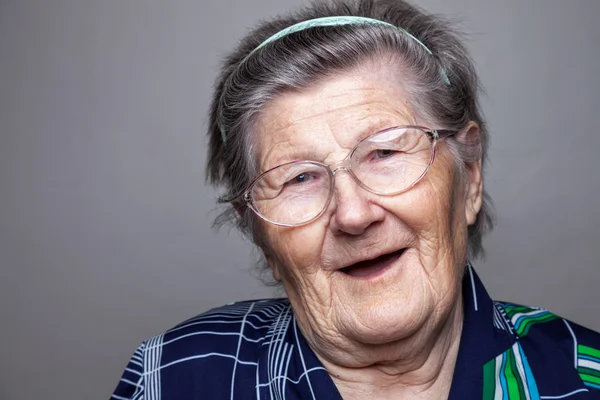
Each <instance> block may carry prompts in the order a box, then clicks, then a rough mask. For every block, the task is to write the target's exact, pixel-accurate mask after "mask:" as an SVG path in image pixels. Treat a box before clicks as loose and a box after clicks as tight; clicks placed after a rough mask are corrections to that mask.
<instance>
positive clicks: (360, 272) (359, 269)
mask: <svg viewBox="0 0 600 400" xmlns="http://www.w3.org/2000/svg"><path fill="white" fill-rule="evenodd" d="M405 250H406V249H402V250H399V251H396V252H394V253H391V254H388V255H385V256H382V257H378V258H377V259H375V260H373V261H370V262H362V263H359V264H360V265H356V266H352V267H348V268H344V269H342V270H339V271H340V272H342V273H343V274H344V275H347V276H351V277H352V278H357V279H369V278H374V277H376V276H379V275H381V274H383V273H384V272H385V271H386V270H387V269H389V268H390V267H391V266H392V264H394V263H395V262H396V261H397V260H398V259H399V258H400V257H401V256H402V254H404V252H405Z"/></svg>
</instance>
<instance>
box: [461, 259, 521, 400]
mask: <svg viewBox="0 0 600 400" xmlns="http://www.w3.org/2000/svg"><path fill="white" fill-rule="evenodd" d="M462 294H463V307H464V320H463V321H464V322H463V328H462V333H461V338H460V347H459V350H458V357H457V359H456V365H455V368H454V377H453V379H452V386H451V389H450V396H449V398H451V399H476V398H480V397H481V387H482V386H481V385H482V381H483V368H482V367H483V365H484V364H485V363H486V362H488V361H489V360H491V359H493V358H495V357H496V356H498V355H499V354H502V353H503V352H505V351H506V350H508V349H509V348H510V347H511V346H512V345H513V344H514V343H515V341H516V336H515V335H514V333H513V331H512V330H511V328H510V327H509V326H507V325H506V324H505V323H504V318H503V317H502V316H501V315H500V313H501V310H500V309H498V308H496V306H495V304H494V302H493V301H492V299H491V298H490V295H489V294H488V293H487V291H486V290H485V287H484V286H483V283H481V280H480V279H479V277H478V276H477V273H476V272H475V270H474V268H473V266H472V265H471V263H470V262H467V266H466V268H465V275H464V277H463V281H462Z"/></svg>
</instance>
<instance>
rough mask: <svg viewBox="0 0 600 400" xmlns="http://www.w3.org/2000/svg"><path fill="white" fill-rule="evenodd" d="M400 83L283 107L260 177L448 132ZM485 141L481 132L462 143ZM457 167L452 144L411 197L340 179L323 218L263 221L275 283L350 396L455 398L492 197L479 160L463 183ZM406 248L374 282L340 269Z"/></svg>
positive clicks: (264, 149)
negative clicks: (468, 292)
mask: <svg viewBox="0 0 600 400" xmlns="http://www.w3.org/2000/svg"><path fill="white" fill-rule="evenodd" d="M392 76H393V74H392V72H391V71H390V67H389V66H388V65H385V64H383V63H379V64H378V63H375V64H371V65H365V66H363V67H362V68H359V69H355V70H353V71H347V72H344V73H339V74H335V76H332V77H330V78H326V79H324V80H322V81H321V82H318V83H316V84H315V85H314V86H312V87H310V88H308V89H305V90H302V91H299V92H293V93H291V92H287V93H283V94H280V95H279V96H278V97H276V98H275V99H273V100H272V101H271V102H270V103H269V104H268V105H267V107H266V108H265V109H264V112H263V113H262V115H261V119H260V121H259V130H258V132H257V133H258V135H257V137H258V144H259V146H258V153H259V154H258V159H259V160H260V167H261V170H263V171H264V170H266V169H268V168H271V167H274V166H276V165H279V164H282V163H284V162H287V161H292V160H299V159H308V160H316V161H322V162H325V163H334V162H336V161H339V160H341V159H343V158H344V157H346V155H347V154H348V152H349V151H350V150H351V149H352V148H353V147H354V146H355V145H356V143H358V141H359V140H360V139H362V138H363V137H365V136H366V135H369V134H372V133H374V132H376V131H378V130H381V129H384V128H388V127H392V126H397V125H406V124H418V125H422V126H427V127H430V128H443V127H439V126H435V124H434V123H433V122H432V121H426V120H423V119H421V118H419V117H418V116H416V115H415V114H414V112H413V111H412V109H411V107H410V105H409V102H408V98H407V95H406V94H405V93H406V91H405V88H404V87H403V85H402V83H401V82H399V80H398V79H393V78H391V77H392ZM478 134H479V131H478V127H477V125H476V124H475V123H471V124H470V125H469V126H467V127H465V129H464V130H463V131H461V133H460V134H459V140H461V139H465V138H466V137H467V136H469V139H472V138H473V137H475V136H476V135H478ZM455 169H456V168H455V162H454V161H453V159H452V156H451V154H450V152H449V150H448V147H447V144H446V143H445V142H444V141H443V140H442V141H440V142H438V146H437V148H436V158H435V162H434V163H433V165H432V167H431V169H430V171H429V172H428V173H427V175H426V176H425V178H424V179H423V180H422V181H421V182H419V183H418V184H417V185H416V186H415V187H413V188H412V189H411V190H409V191H407V192H404V193H402V194H399V195H395V196H378V195H374V194H372V193H369V192H368V191H366V190H364V189H363V188H361V187H360V186H358V185H357V183H356V182H355V181H354V180H353V179H352V177H351V176H350V175H349V174H348V173H346V172H344V171H340V172H337V173H336V175H335V190H334V194H333V199H332V201H331V203H330V205H329V207H328V209H327V210H326V212H325V213H324V215H322V216H321V217H320V218H319V219H317V220H316V221H313V222H312V223H310V224H307V225H304V226H300V227H292V228H290V227H279V226H276V225H273V224H269V223H266V222H264V221H262V222H261V229H262V232H263V234H264V236H265V238H266V243H267V244H266V248H265V249H264V251H265V254H266V256H267V260H268V263H269V265H270V267H271V268H272V270H273V274H274V276H275V277H276V279H279V280H280V281H281V282H282V283H283V285H284V287H285V290H286V292H287V294H288V296H289V298H290V301H291V304H292V307H293V309H294V313H295V315H296V317H297V320H298V324H299V327H300V329H301V330H302V332H303V334H304V335H305V336H306V338H307V340H308V342H309V344H310V346H311V348H312V349H313V350H314V351H315V353H316V354H317V356H318V357H319V358H320V359H321V361H322V362H323V364H324V365H325V367H326V368H327V370H328V371H329V373H330V375H331V376H332V378H333V379H334V382H335V383H336V384H337V385H338V387H339V389H340V391H341V392H342V394H343V395H344V398H354V397H356V398H361V397H362V398H366V397H364V396H370V398H377V397H382V398H383V397H385V396H396V395H399V394H401V393H404V394H406V393H408V394H410V395H411V396H413V398H417V397H418V396H421V397H423V398H443V395H444V393H445V394H446V396H447V392H448V390H449V385H450V381H451V377H452V371H453V368H454V362H455V359H456V354H457V351H458V342H459V338H460V331H461V327H462V298H461V294H460V293H461V278H462V272H463V269H464V264H465V260H466V243H467V242H466V240H467V228H468V225H470V224H473V223H474V221H475V218H476V216H477V213H478V212H479V209H480V208H481V190H482V182H481V164H480V162H478V163H473V164H467V165H466V174H465V176H466V179H464V180H461V179H455V173H456V171H455ZM403 248H406V250H405V252H404V254H403V255H402V257H400V258H399V259H398V260H397V261H395V262H394V263H393V264H392V265H391V266H390V267H389V268H387V269H386V270H385V271H384V272H383V273H382V274H378V275H377V276H375V277H371V278H366V279H365V278H356V277H353V276H349V275H347V274H345V273H343V272H341V271H339V269H340V268H343V267H346V266H349V265H351V264H353V263H355V262H358V261H361V260H365V259H373V258H375V257H377V256H380V255H382V254H386V253H391V252H394V251H396V250H399V249H403ZM358 372H360V373H358ZM407 390H408V392H406V391H407ZM437 396H441V397H437Z"/></svg>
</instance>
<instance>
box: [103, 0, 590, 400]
mask: <svg viewBox="0 0 600 400" xmlns="http://www.w3.org/2000/svg"><path fill="white" fill-rule="evenodd" d="M477 84H478V83H477V77H476V75H475V71H474V68H473V66H472V64H471V62H470V60H469V57H468V55H467V53H466V51H465V48H464V47H463V45H462V44H461V43H460V41H459V40H458V39H457V36H456V35H455V33H453V32H452V31H451V29H450V28H449V27H448V25H447V24H446V23H445V22H443V21H441V20H439V19H438V18H435V17H433V16H431V15H427V14H425V13H423V12H422V11H421V10H419V9H417V8H415V7H413V6H410V5H408V4H406V3H405V2H403V1H401V0H368V1H367V0H365V1H350V0H348V1H345V2H334V3H321V4H316V5H313V6H311V7H309V8H306V9H303V10H301V11H300V12H298V13H296V14H294V15H292V16H289V17H285V18H280V19H276V20H272V21H270V22H266V23H264V24H262V25H261V26H260V27H259V28H258V29H256V30H254V31H253V32H252V33H251V34H250V35H248V36H247V37H246V38H245V39H244V40H243V41H242V43H241V44H240V45H239V47H238V48H237V49H236V50H235V51H234V52H233V53H232V54H231V56H230V57H229V58H228V59H227V61H226V63H225V66H224V68H223V71H222V74H221V77H220V79H219V82H218V84H217V86H216V90H215V93H214V100H213V103H212V109H211V121H210V132H209V136H210V149H209V162H208V176H209V178H210V180H211V181H212V182H213V183H214V184H216V185H219V186H221V187H222V188H223V189H224V190H225V191H226V193H225V195H224V196H223V201H224V202H226V203H227V204H229V205H230V209H229V212H228V213H226V214H225V217H231V218H233V219H234V220H235V221H236V223H237V225H238V226H239V228H240V229H241V230H242V231H243V232H245V233H246V234H247V235H248V236H249V237H250V238H251V239H252V240H253V241H254V243H256V245H257V246H258V247H259V248H260V249H261V251H262V254H264V259H265V265H266V266H267V267H268V269H269V270H270V271H271V272H272V276H273V277H274V279H275V280H277V281H279V282H280V283H281V284H282V285H283V287H284V288H285V291H286V293H287V296H288V298H287V299H272V300H261V301H248V302H241V303H235V304H232V305H228V306H225V307H222V308H218V309H214V310H211V311H209V312H207V313H204V314H202V315H200V316H198V317H196V318H193V319H191V320H189V321H186V322H184V323H182V324H180V325H178V326H177V327H175V328H173V329H171V330H169V331H167V332H166V333H164V334H161V335H158V336H156V337H154V338H152V339H150V340H148V341H146V342H144V343H143V344H142V345H141V346H140V347H139V349H138V350H137V351H136V352H135V354H134V356H133V357H132V359H131V362H130V364H129V365H128V367H127V369H126V371H125V373H124V375H123V378H122V380H121V382H120V383H119V385H118V387H117V389H116V391H115V394H114V395H113V399H346V400H348V399H446V398H451V399H459V400H464V399H512V400H514V399H531V400H533V399H544V398H545V399H562V398H569V399H599V398H600V335H598V334H597V333H594V332H592V331H590V330H587V329H585V328H583V327H581V326H578V325H576V324H574V323H572V322H569V321H567V320H564V319H562V318H560V317H558V316H556V315H554V314H552V313H550V312H548V311H547V310H544V309H538V308H529V307H524V306H518V305H514V304H509V303H500V302H494V301H492V300H491V299H490V297H489V296H488V294H487V293H486V291H485V289H484V287H483V285H482V283H481V282H480V281H479V279H478V278H477V275H476V274H475V271H474V270H473V268H472V266H471V264H470V262H469V260H470V259H473V258H475V257H477V256H478V255H480V254H481V252H482V244H481V241H482V236H483V235H484V233H485V232H486V231H487V230H488V229H489V228H490V227H491V217H490V209H489V204H488V203H487V201H486V193H485V191H484V188H483V175H482V167H483V162H484V160H485V156H486V144H487V131H486V126H485V123H484V120H483V118H482V115H481V112H480V110H479V108H478V102H477Z"/></svg>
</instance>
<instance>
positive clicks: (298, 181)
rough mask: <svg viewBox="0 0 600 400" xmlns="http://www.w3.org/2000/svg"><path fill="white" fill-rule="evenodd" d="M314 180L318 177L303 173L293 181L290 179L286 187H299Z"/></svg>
mask: <svg viewBox="0 0 600 400" xmlns="http://www.w3.org/2000/svg"><path fill="white" fill-rule="evenodd" d="M313 179H316V177H315V176H314V175H312V174H310V173H308V172H303V173H301V174H298V175H296V176H295V177H293V178H292V179H290V180H289V181H287V182H286V183H285V185H286V186H287V185H299V184H302V183H306V182H309V181H311V180H313Z"/></svg>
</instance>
